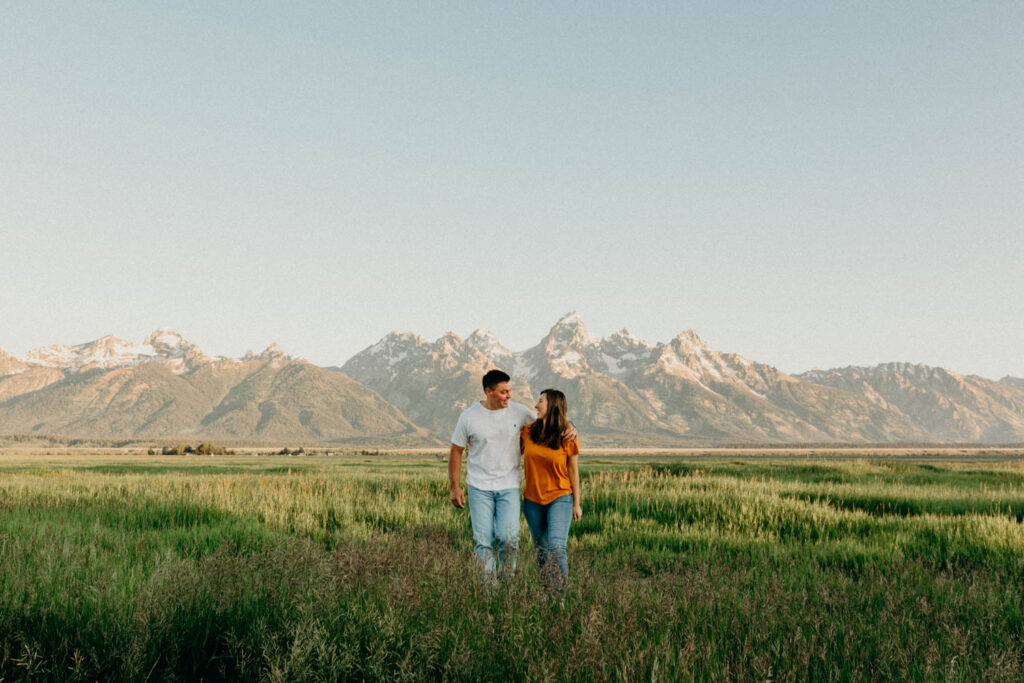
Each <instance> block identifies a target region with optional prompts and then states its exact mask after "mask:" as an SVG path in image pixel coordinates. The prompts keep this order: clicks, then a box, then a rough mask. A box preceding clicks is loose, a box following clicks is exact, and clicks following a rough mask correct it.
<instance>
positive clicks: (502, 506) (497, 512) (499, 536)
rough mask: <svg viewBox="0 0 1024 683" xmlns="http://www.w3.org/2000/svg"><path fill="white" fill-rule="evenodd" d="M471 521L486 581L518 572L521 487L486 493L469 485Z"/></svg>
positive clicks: (476, 551)
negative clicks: (517, 554) (502, 574)
mask: <svg viewBox="0 0 1024 683" xmlns="http://www.w3.org/2000/svg"><path fill="white" fill-rule="evenodd" d="M466 488H467V497H468V499H469V519H470V520H471V521H472V523H473V542H474V543H475V544H476V548H475V550H474V551H473V552H474V553H475V554H476V556H477V558H478V559H479V560H480V563H481V564H482V565H483V569H484V580H485V581H486V582H488V583H490V582H493V581H494V579H495V577H496V575H497V574H498V573H499V572H501V573H509V574H511V573H513V572H515V570H516V552H517V551H518V548H519V488H518V487H516V488H514V489H504V490H501V491H485V490H483V489H478V488H474V487H472V486H467V487H466Z"/></svg>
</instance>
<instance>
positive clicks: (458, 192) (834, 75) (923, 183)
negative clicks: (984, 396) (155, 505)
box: [0, 2, 1024, 379]
mask: <svg viewBox="0 0 1024 683" xmlns="http://www.w3.org/2000/svg"><path fill="white" fill-rule="evenodd" d="M1022 33H1024V3H1020V2H1001V3H995V2H970V3H968V2H963V3H950V2H901V3H892V2H866V3H812V2H806V3H753V2H749V3H718V2H715V3H677V2H671V3H632V4H629V6H627V4H626V3H558V4H553V3H544V4H541V3H537V4H535V5H532V6H529V5H527V6H523V5H516V4H511V3H471V2H465V3H449V2H444V3H429V4H428V3H423V4H414V3H408V4H397V3H383V2H374V3H359V4H355V3H341V4H334V3H249V2H245V3H241V2H239V3H217V4H216V5H215V4H214V3H205V2H177V3H155V2H153V3H147V2H123V3H114V2H106V3H92V2H65V3H47V4H45V5H43V4H40V3H4V5H3V6H2V7H0V93H2V96H0V131H2V134H0V253H2V258H0V349H3V350H5V351H8V352H10V353H14V354H17V355H20V354H23V353H24V352H26V351H28V350H29V349H31V348H34V347H37V346H41V345H45V344H51V343H68V344H74V343H81V342H85V341H89V340H92V339H96V338H98V337H100V336H103V335H105V334H108V333H113V334H115V335H117V336H118V337H121V338H124V339H128V340H131V341H141V340H142V339H143V338H144V337H145V336H146V334H148V333H149V332H150V331H152V330H153V329H156V328H158V327H171V328H174V329H176V330H177V331H179V332H180V333H182V334H184V335H185V336H186V337H188V338H190V339H191V340H193V341H194V342H196V343H197V344H198V345H199V346H200V347H202V348H203V349H204V350H205V351H207V352H208V353H211V354H217V355H229V356H238V355H241V354H242V353H244V352H245V351H246V350H247V349H254V350H257V351H258V350H260V349H262V348H264V347H265V346H267V345H268V344H269V343H270V342H277V343H279V344H280V345H281V346H282V347H284V349H285V350H286V351H288V352H289V353H293V354H295V355H300V356H304V357H306V358H308V359H309V360H311V361H313V362H315V363H319V364H322V365H340V364H342V363H344V361H345V360H347V359H348V358H349V357H351V356H352V355H353V354H355V353H357V352H358V351H360V350H361V349H363V348H365V347H366V346H368V345H370V344H372V343H374V342H375V341H377V339H379V338H380V337H381V336H383V335H384V334H386V333H388V332H389V331H392V330H401V331H406V330H408V331H413V332H416V333H418V334H421V335H423V336H425V337H428V338H430V339H435V338H437V337H438V336H440V335H441V334H443V333H444V332H445V331H447V330H452V331H455V332H456V333H458V334H460V335H462V336H466V335H468V334H469V333H470V332H472V331H473V330H474V329H476V328H487V329H490V330H492V331H493V332H495V334H497V336H498V338H499V339H500V340H501V341H502V343H504V344H505V346H507V347H509V348H511V349H513V350H520V349H524V348H527V347H529V346H532V345H533V344H535V343H536V342H537V341H538V340H539V339H540V338H541V337H542V336H543V335H544V334H545V333H546V332H547V330H548V329H549V328H550V327H551V325H552V324H554V322H555V321H556V320H558V318H559V317H561V316H562V315H563V314H564V313H566V312H568V311H570V310H573V309H578V310H579V311H580V312H581V314H582V317H583V319H584V321H585V322H586V323H587V325H588V328H589V329H590V331H591V332H592V333H593V334H595V335H598V336H604V335H607V334H610V333H612V332H614V331H615V330H618V329H620V328H622V327H627V328H629V329H630V330H632V331H633V332H634V333H636V334H637V335H639V336H642V337H645V338H646V339H647V340H648V341H650V342H656V341H667V340H669V339H671V338H672V337H673V336H675V335H676V334H677V333H679V332H681V331H683V330H686V329H694V330H696V331H697V332H698V333H699V334H700V335H701V336H702V337H704V339H705V340H707V341H708V343H709V344H710V345H711V347H712V348H714V349H716V350H721V351H730V352H736V353H740V354H742V355H744V356H747V357H748V358H751V359H753V360H757V361H761V362H765V363H770V364H772V365H775V366H777V367H779V368H780V369H782V370H784V371H787V372H800V371H803V370H807V369H810V368H812V367H822V368H827V367H836V366H845V365H850V364H854V365H873V364H876V363H881V362H888V361H910V362H915V363H916V362H923V363H928V364H931V365H940V366H943V367H946V368H949V369H951V370H955V371H958V372H962V373H975V374H980V375H983V376H986V377H990V378H992V379H998V378H999V377H1002V376H1003V375H1007V374H1009V375H1014V376H1018V377H1024V303H1022V297H1021V292H1022V291H1024V268H1022V267H1021V263H1022V261H1024V233H1022V228H1024V126H1022V125H1021V121H1022V120H1024V41H1021V40H1020V36H1021V35H1022Z"/></svg>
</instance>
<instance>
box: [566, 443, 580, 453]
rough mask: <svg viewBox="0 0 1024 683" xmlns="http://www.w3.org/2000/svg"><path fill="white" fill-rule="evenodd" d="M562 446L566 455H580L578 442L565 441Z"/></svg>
mask: <svg viewBox="0 0 1024 683" xmlns="http://www.w3.org/2000/svg"><path fill="white" fill-rule="evenodd" d="M564 446H565V452H566V453H567V454H568V455H579V454H580V442H579V441H577V440H576V439H570V440H569V441H566V442H565V444H564Z"/></svg>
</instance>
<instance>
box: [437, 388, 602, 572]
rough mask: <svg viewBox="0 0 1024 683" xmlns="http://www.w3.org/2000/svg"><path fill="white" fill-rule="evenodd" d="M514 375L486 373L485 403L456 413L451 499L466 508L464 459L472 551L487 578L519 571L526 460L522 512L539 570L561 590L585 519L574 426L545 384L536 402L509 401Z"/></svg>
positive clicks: (562, 397)
mask: <svg viewBox="0 0 1024 683" xmlns="http://www.w3.org/2000/svg"><path fill="white" fill-rule="evenodd" d="M509 381H510V378H509V376H508V375H507V374H505V373H504V372H502V371H501V370H491V371H490V372H488V373H487V374H486V375H484V377H483V386H484V396H485V398H484V400H483V401H480V402H479V403H475V404H473V405H471V406H470V407H469V408H467V409H466V410H464V411H463V412H462V415H460V416H459V421H458V424H456V425H455V431H454V433H453V434H452V446H451V454H450V457H449V458H448V484H449V487H450V490H451V502H452V505H454V506H455V507H457V508H460V509H461V508H464V507H465V505H466V498H467V496H466V495H465V494H464V493H463V491H462V489H461V488H460V487H459V475H460V472H461V469H462V453H463V451H465V450H466V448H467V447H468V449H469V452H468V454H467V456H466V483H467V488H468V489H469V490H468V499H469V517H470V520H471V521H472V524H473V542H474V543H475V544H476V550H475V551H474V552H475V554H476V556H477V558H479V560H480V562H481V563H482V564H483V569H484V578H485V581H486V582H487V583H491V582H493V581H494V578H495V576H496V574H497V573H498V572H514V571H515V567H516V551H517V549H518V545H519V490H520V485H521V483H522V480H523V468H521V467H520V455H522V456H523V457H522V459H523V461H524V463H525V470H526V477H525V479H526V486H525V489H524V491H523V494H522V495H523V515H524V516H525V517H526V523H527V525H528V526H529V527H530V535H531V536H532V537H533V543H534V546H536V549H537V567H538V568H539V569H540V571H541V576H542V577H544V579H545V581H546V583H547V584H548V586H550V587H553V588H556V589H557V590H559V591H560V592H564V590H565V587H566V582H567V581H568V578H569V562H568V558H567V557H566V554H565V544H566V540H567V539H568V537H569V523H570V521H573V520H576V521H578V520H579V519H580V518H581V517H582V516H583V509H582V508H581V507H580V503H581V493H580V476H579V469H578V467H577V463H576V457H577V456H578V455H579V452H580V451H579V446H578V444H577V442H576V430H575V428H574V427H573V426H572V423H570V422H569V420H568V418H567V417H566V403H565V395H564V394H563V393H562V392H561V391H558V390H556V389H545V390H544V391H543V392H541V396H540V400H539V401H537V405H536V407H535V409H536V411H537V414H536V416H534V414H533V412H532V411H531V410H530V409H529V408H527V407H526V406H524V405H523V404H521V403H514V402H511V401H510V400H509V399H510V398H511V396H512V391H511V388H510V387H509Z"/></svg>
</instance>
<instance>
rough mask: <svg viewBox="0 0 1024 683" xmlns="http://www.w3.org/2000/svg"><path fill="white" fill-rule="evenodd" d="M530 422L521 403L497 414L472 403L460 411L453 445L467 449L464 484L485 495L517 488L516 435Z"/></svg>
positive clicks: (519, 475)
mask: <svg viewBox="0 0 1024 683" xmlns="http://www.w3.org/2000/svg"><path fill="white" fill-rule="evenodd" d="M533 420H534V414H533V411H532V410H530V409H529V408H527V407H526V406H524V405H523V404H522V403H513V402H509V404H508V407H507V408H501V409H499V410H490V409H488V408H485V407H484V406H483V404H481V403H474V404H473V405H471V406H470V407H468V408H466V409H465V410H463V411H462V415H459V421H458V423H457V424H456V425H455V431H454V432H452V443H453V444H455V445H456V446H461V447H462V448H466V449H467V451H466V483H467V484H469V485H470V486H472V487H473V488H478V489H483V490H485V491H501V490H504V489H514V488H519V484H520V483H521V482H522V480H523V469H522V467H521V466H520V464H519V463H520V458H519V432H521V431H522V429H523V426H524V425H527V424H529V423H530V422H533Z"/></svg>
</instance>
